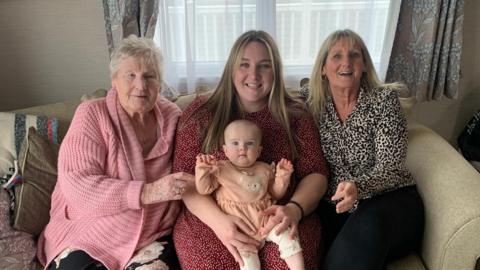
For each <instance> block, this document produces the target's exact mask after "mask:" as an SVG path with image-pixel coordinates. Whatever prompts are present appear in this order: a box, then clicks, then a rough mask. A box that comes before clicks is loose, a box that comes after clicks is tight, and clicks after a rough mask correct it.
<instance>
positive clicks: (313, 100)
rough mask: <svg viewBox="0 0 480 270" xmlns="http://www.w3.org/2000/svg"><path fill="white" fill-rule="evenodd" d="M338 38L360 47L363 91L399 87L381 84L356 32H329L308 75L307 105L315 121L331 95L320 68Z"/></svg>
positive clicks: (322, 112)
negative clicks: (363, 67) (362, 64)
mask: <svg viewBox="0 0 480 270" xmlns="http://www.w3.org/2000/svg"><path fill="white" fill-rule="evenodd" d="M340 40H346V41H347V43H348V45H349V46H350V47H354V46H356V45H359V47H360V49H361V52H362V56H363V63H364V65H365V71H364V72H363V74H362V78H361V83H360V85H361V87H362V88H364V90H365V91H372V90H373V89H375V88H383V87H394V88H397V87H401V86H400V84H397V83H393V84H382V82H381V81H380V80H379V79H378V76H377V72H376V71H375V67H374V65H373V62H372V58H371V57H370V53H369V52H368V49H367V46H365V43H364V42H363V40H362V38H361V37H360V36H359V35H358V34H357V33H355V32H353V31H352V30H349V29H344V30H337V31H335V32H333V33H331V34H330V35H329V36H328V37H327V38H326V39H325V41H324V42H323V44H322V46H321V47H320V50H319V51H318V54H317V58H316V60H315V65H314V66H313V71H312V75H311V76H310V85H309V88H310V91H309V96H308V98H307V106H308V108H309V109H310V111H311V112H312V113H313V115H314V117H315V119H316V120H317V121H321V120H322V119H323V114H324V112H325V103H326V100H327V97H328V96H330V95H331V93H330V91H331V90H330V86H329V82H328V79H327V78H326V77H324V76H323V75H322V69H323V67H324V66H325V63H326V61H327V57H328V53H329V52H330V49H331V48H332V47H333V46H335V44H336V43H337V42H338V41H340Z"/></svg>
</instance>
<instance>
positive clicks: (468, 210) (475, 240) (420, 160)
mask: <svg viewBox="0 0 480 270" xmlns="http://www.w3.org/2000/svg"><path fill="white" fill-rule="evenodd" d="M407 167H408V169H409V170H410V171H411V172H412V174H413V176H414V178H415V180H416V182H417V187H418V190H419V192H420V195H421V196H422V198H423V202H424V204H425V232H424V237H423V244H422V245H423V246H422V250H421V257H422V259H423V261H424V263H425V265H426V267H427V269H438V270H441V269H444V270H449V269H469V270H473V269H474V268H475V262H476V260H477V258H478V257H479V256H480V174H479V173H478V172H477V171H476V170H475V169H474V168H473V167H472V166H471V165H470V164H469V163H468V162H467V161H466V160H465V159H464V158H463V157H462V156H461V155H460V154H459V153H458V152H457V151H456V150H455V149H454V148H453V147H452V146H451V145H450V144H449V143H448V142H447V141H445V140H444V139H443V138H441V137H440V136H439V135H438V134H436V133H435V132H433V131H432V130H430V129H429V128H427V127H425V126H422V125H420V124H411V126H410V127H409V145H408V153H407Z"/></svg>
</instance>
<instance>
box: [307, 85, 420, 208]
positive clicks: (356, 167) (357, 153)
mask: <svg viewBox="0 0 480 270" xmlns="http://www.w3.org/2000/svg"><path fill="white" fill-rule="evenodd" d="M300 94H301V96H302V97H303V98H306V97H307V96H308V89H306V88H304V89H302V90H301V91H300ZM318 126H319V132H320V137H321V142H322V148H323V152H324V155H325V158H326V160H327V162H328V165H329V167H330V172H331V176H330V177H331V178H330V181H329V187H328V191H327V194H326V196H324V198H326V199H328V200H329V201H330V198H331V196H332V195H333V194H334V193H335V190H336V188H337V186H338V184H339V183H340V182H341V181H353V182H355V184H356V185H357V188H358V199H359V200H362V199H368V198H371V197H374V196H376V195H379V194H382V193H385V192H388V191H392V190H395V189H398V188H401V187H405V186H411V185H414V184H415V182H414V180H413V177H412V175H411V174H410V173H409V172H408V171H407V169H406V166H405V159H406V155H407V142H408V139H407V124H406V120H405V116H404V114H403V112H402V109H401V107H400V102H399V100H398V94H397V91H395V90H392V89H389V88H383V89H380V88H379V89H373V90H372V91H368V92H367V91H364V90H363V89H361V90H360V93H359V97H358V102H357V105H356V107H355V108H354V109H353V111H352V112H351V114H350V115H349V116H348V117H347V119H346V120H345V121H344V122H343V123H342V122H341V121H340V119H339V118H338V115H337V112H336V110H335V107H334V104H333V100H332V98H331V97H328V99H327V102H326V111H325V113H324V119H323V120H322V121H321V122H319V123H318Z"/></svg>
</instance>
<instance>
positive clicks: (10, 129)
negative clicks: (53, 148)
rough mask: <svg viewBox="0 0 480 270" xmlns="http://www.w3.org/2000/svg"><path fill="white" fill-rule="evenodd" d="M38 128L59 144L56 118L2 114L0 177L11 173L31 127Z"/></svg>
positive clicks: (0, 122) (0, 116) (41, 132)
mask: <svg viewBox="0 0 480 270" xmlns="http://www.w3.org/2000/svg"><path fill="white" fill-rule="evenodd" d="M31 126H33V127H36V128H37V130H38V131H39V133H40V134H42V135H43V136H45V137H47V138H49V140H50V141H52V142H55V143H56V142H58V136H57V134H58V121H57V119H56V118H55V117H46V116H36V115H26V114H19V113H9V112H0V127H2V139H1V140H0V177H4V176H5V175H6V174H8V173H11V171H10V168H12V167H13V166H14V160H16V159H17V156H18V153H19V151H20V146H21V144H22V142H23V138H24V137H25V134H26V133H27V130H28V128H29V127H31Z"/></svg>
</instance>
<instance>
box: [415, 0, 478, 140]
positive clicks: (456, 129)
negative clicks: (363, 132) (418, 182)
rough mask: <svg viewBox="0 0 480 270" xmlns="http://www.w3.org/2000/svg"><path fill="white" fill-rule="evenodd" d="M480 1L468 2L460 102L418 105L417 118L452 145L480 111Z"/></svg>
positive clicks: (416, 108)
mask: <svg viewBox="0 0 480 270" xmlns="http://www.w3.org/2000/svg"><path fill="white" fill-rule="evenodd" d="M479 17H480V1H478V0H466V1H465V17H464V29H463V51H462V62H461V72H462V78H461V80H460V87H459V93H458V97H457V99H453V100H452V99H446V98H444V99H443V100H441V101H430V102H424V103H418V104H417V105H416V106H415V107H414V108H413V118H414V119H416V120H417V121H419V122H421V123H423V124H425V125H426V126H428V127H430V128H432V129H433V130H435V131H436V132H437V133H439V134H440V135H441V136H442V137H444V138H446V139H447V140H448V141H449V142H450V143H451V144H453V145H456V140H457V137H458V135H459V134H460V132H461V131H462V129H463V127H464V126H465V125H466V123H467V122H468V120H469V119H470V117H471V116H472V115H473V113H474V112H475V111H476V110H480V18H479Z"/></svg>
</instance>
